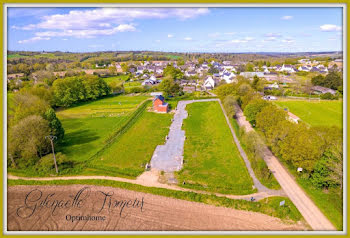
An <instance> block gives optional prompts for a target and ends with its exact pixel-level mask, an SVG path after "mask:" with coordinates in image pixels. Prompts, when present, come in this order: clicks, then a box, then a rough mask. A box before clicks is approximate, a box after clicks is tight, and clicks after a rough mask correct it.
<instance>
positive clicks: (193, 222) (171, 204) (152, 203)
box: [7, 185, 306, 231]
mask: <svg viewBox="0 0 350 238" xmlns="http://www.w3.org/2000/svg"><path fill="white" fill-rule="evenodd" d="M84 187H87V188H89V189H90V191H89V189H87V190H84V191H83V192H82V193H81V195H80V197H79V198H77V199H74V197H75V196H76V194H77V193H78V191H79V190H81V189H82V188H84ZM34 189H38V190H40V192H41V197H40V192H39V191H38V190H35V191H34V192H32V193H30V194H29V195H28V197H27V205H28V207H29V208H28V207H27V208H21V209H19V210H18V208H20V207H23V206H24V201H25V198H26V195H27V194H28V193H29V192H30V191H33V190H34ZM100 191H102V192H104V193H110V194H111V193H113V195H112V196H111V198H112V199H111V201H112V203H111V204H112V208H111V209H110V210H109V211H108V209H107V206H108V204H109V197H107V199H106V202H105V205H104V207H103V209H102V210H101V212H100V213H99V212H98V211H99V210H100V209H101V208H102V205H103V203H104V199H105V198H106V196H105V195H103V194H102V193H101V192H100ZM52 193H54V195H52V197H49V199H48V200H50V202H45V197H46V196H47V195H49V194H52ZM87 194H89V195H88V197H85V196H86V195H87ZM135 199H137V203H136V202H135ZM142 199H143V204H142V202H141V201H142ZM53 200H63V201H64V204H68V205H67V207H62V208H60V207H58V208H56V209H55V210H54V212H53V208H52V207H51V206H50V204H52V201H53ZM122 200H123V201H125V200H127V201H129V200H130V201H131V202H130V204H129V205H127V206H125V207H124V209H121V206H118V207H114V208H113V205H114V204H115V202H116V201H119V202H120V201H122ZM67 201H68V203H67ZM40 203H41V204H46V206H44V207H43V206H42V207H40ZM35 204H36V207H35ZM61 204H63V203H61ZM141 204H142V205H141ZM72 206H73V207H72ZM141 207H142V211H141ZM34 208H35V210H34ZM33 210H34V213H33V215H31V216H30V217H28V218H24V217H25V216H29V215H30V213H32V212H33ZM121 211H122V213H121V216H120V212H121ZM52 212H53V213H52ZM17 213H18V215H17ZM81 215H84V216H88V215H90V216H100V217H103V216H105V220H104V221H74V222H72V221H71V218H70V217H69V216H81ZM20 216H21V217H20ZM7 227H8V230H9V231H41V230H44V231H47V230H56V231H92V230H110V231H111V230H112V231H134V230H138V231H147V230H154V231H186V230H193V231H195V230H202V231H210V230H222V231H224V230H226V231H228V230H265V231H266V230H305V229H306V228H305V227H304V226H303V225H301V224H285V223H283V222H282V221H281V220H279V219H278V218H274V217H270V216H267V215H264V214H260V213H254V212H247V211H240V210H234V209H229V208H223V207H215V206H211V205H205V204H201V203H195V202H188V201H183V200H178V199H173V198H167V197H162V196H157V195H152V194H146V193H140V192H134V191H129V190H124V189H118V188H111V187H101V186H87V185H86V186H85V185H70V186H11V187H9V188H8V215H7Z"/></svg>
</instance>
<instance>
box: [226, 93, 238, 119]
mask: <svg viewBox="0 0 350 238" xmlns="http://www.w3.org/2000/svg"><path fill="white" fill-rule="evenodd" d="M235 105H236V100H235V98H234V97H233V96H226V97H225V99H224V108H225V111H226V113H227V116H228V117H229V118H233V117H234V116H235V115H236V106H235Z"/></svg>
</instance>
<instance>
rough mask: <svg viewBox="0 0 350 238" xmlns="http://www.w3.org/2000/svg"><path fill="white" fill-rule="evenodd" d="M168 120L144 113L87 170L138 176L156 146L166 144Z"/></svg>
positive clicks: (150, 113) (160, 116) (168, 115)
mask: <svg viewBox="0 0 350 238" xmlns="http://www.w3.org/2000/svg"><path fill="white" fill-rule="evenodd" d="M171 117H172V116H171V115H170V114H157V113H153V112H147V111H144V112H143V114H142V115H141V116H140V118H139V119H137V121H136V123H135V124H134V125H133V126H132V127H131V128H130V129H128V130H127V131H126V132H125V133H124V134H122V135H121V136H120V137H119V138H118V139H117V140H116V141H114V142H113V144H112V145H111V146H109V147H107V148H106V149H105V150H104V151H103V152H102V153H100V154H99V156H97V157H95V158H94V159H93V160H92V161H91V163H90V164H89V165H88V166H89V167H90V168H89V169H88V170H89V171H91V172H92V173H94V174H104V175H111V176H121V177H129V178H135V177H137V176H138V175H140V174H141V173H142V172H144V170H145V165H146V163H147V162H149V161H150V160H151V158H152V155H153V152H154V150H155V148H156V146H157V145H160V144H164V143H165V136H166V135H167V134H168V132H169V127H170V124H171ZM89 173H90V172H89Z"/></svg>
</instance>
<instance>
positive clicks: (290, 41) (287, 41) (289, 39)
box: [282, 38, 295, 44]
mask: <svg viewBox="0 0 350 238" xmlns="http://www.w3.org/2000/svg"><path fill="white" fill-rule="evenodd" d="M282 42H283V43H288V44H291V43H294V42H295V40H294V39H292V38H287V39H283V40H282Z"/></svg>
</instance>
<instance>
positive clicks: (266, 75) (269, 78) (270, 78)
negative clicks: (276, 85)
mask: <svg viewBox="0 0 350 238" xmlns="http://www.w3.org/2000/svg"><path fill="white" fill-rule="evenodd" d="M263 78H265V80H267V81H275V80H277V79H278V74H277V73H275V72H270V73H264V76H263Z"/></svg>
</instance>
